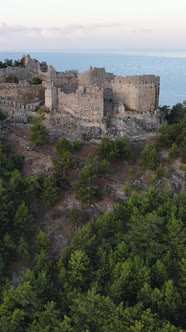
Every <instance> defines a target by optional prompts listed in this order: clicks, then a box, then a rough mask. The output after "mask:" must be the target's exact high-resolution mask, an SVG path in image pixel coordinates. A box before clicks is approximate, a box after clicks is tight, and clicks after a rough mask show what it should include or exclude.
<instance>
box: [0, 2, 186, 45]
mask: <svg viewBox="0 0 186 332" xmlns="http://www.w3.org/2000/svg"><path fill="white" fill-rule="evenodd" d="M185 47H186V0H128V1H125V0H113V1H112V0H93V1H89V0H30V1H29V0H2V3H1V13H0V50H8V49H9V50H15V49H16V50H19V49H20V50H22V49H31V50H34V49H69V48H71V49H77V48H84V49H85V48H86V49H87V48H110V49H113V48H165V49H166V48H171V49H175V48H185Z"/></svg>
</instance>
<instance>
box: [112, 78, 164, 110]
mask: <svg viewBox="0 0 186 332" xmlns="http://www.w3.org/2000/svg"><path fill="white" fill-rule="evenodd" d="M110 86H111V89H112V91H113V103H116V104H117V103H123V104H124V105H125V107H126V109H128V110H135V111H139V112H146V111H149V110H152V109H153V110H155V109H157V107H158V103H159V77H157V76H154V75H143V76H124V77H123V76H115V77H114V80H113V81H112V82H111V84H110Z"/></svg>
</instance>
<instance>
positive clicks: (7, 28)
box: [0, 22, 122, 38]
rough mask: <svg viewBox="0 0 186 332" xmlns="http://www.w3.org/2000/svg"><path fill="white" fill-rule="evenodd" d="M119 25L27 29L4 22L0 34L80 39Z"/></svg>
mask: <svg viewBox="0 0 186 332" xmlns="http://www.w3.org/2000/svg"><path fill="white" fill-rule="evenodd" d="M121 26H122V24H121V23H117V22H113V23H108V24H107V23H103V24H102V23H95V24H94V23H93V24H85V25H83V24H69V25H66V26H62V27H55V26H54V27H48V28H42V27H37V26H33V27H28V26H23V25H8V24H7V23H5V22H2V23H1V24H0V33H3V34H12V33H22V34H29V35H34V34H37V35H38V34H40V36H42V37H43V38H53V37H56V36H57V35H60V34H63V36H64V37H65V38H69V37H70V36H75V37H82V36H83V35H85V34H86V33H88V32H89V31H94V30H99V29H112V28H117V27H121Z"/></svg>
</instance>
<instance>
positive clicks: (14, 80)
mask: <svg viewBox="0 0 186 332" xmlns="http://www.w3.org/2000/svg"><path fill="white" fill-rule="evenodd" d="M5 83H19V80H18V78H17V76H15V75H13V74H10V75H8V76H6V77H5Z"/></svg>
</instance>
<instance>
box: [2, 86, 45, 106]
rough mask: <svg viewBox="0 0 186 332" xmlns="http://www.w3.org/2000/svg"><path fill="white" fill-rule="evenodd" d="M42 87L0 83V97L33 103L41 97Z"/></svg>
mask: <svg viewBox="0 0 186 332" xmlns="http://www.w3.org/2000/svg"><path fill="white" fill-rule="evenodd" d="M42 92H43V87H42V85H29V84H25V83H23V84H22V83H20V84H15V83H0V97H1V98H4V99H14V100H15V101H19V102H21V101H22V102H23V101H25V102H26V101H27V102H28V103H29V102H30V101H33V100H35V99H37V98H40V97H41V94H42Z"/></svg>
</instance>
